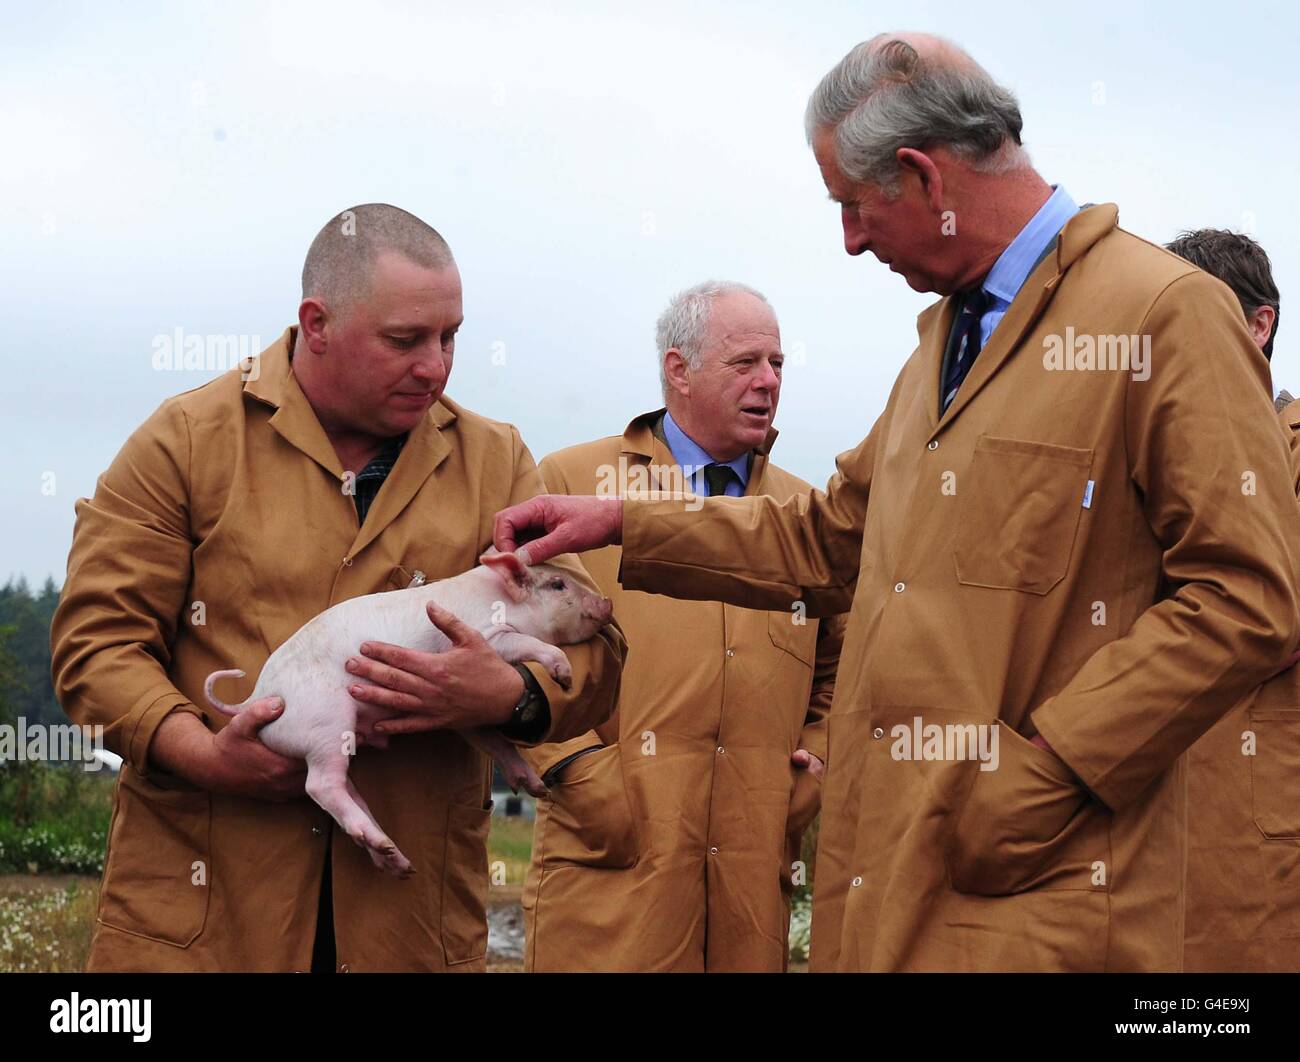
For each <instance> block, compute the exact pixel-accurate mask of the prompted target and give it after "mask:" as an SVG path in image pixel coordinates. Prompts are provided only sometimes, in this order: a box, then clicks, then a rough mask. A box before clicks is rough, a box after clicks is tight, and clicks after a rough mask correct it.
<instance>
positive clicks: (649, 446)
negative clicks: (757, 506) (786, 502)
mask: <svg viewBox="0 0 1300 1062" xmlns="http://www.w3.org/2000/svg"><path fill="white" fill-rule="evenodd" d="M664 412H665V409H664V408H663V407H662V406H661V407H660V408H659V409H656V410H652V411H651V412H649V413H642V414H641V415H640V416H639V417H636V418H634V419H633V420H632V423H630V424H629V425H628V426H627V430H626V431H624V432H623V456H624V457H626V458H627V461H628V465H629V466H631V465H632V464H633V463H634V462H635V463H638V464H648V465H649V470H650V486H651V489H652V490H656V491H662V490H665V489H667V490H672V489H674V485H673V484H667V485H664V484H662V483H661V482H660V477H659V470H660V469H661V468H665V467H676V466H677V459H676V458H675V457H673V454H672V451H671V450H669V449H668V444H667V443H666V442H665V441H664V438H663V430H662V427H659V425H661V424H662V418H663V415H664ZM779 434H780V433H779V432H778V431H777V430H776V428H769V429H768V430H767V438H766V439H764V440H763V444H762V445H761V446H759V447H758V448H757V449H756V450H755V451H754V460H753V462H752V464H751V465H750V468H749V480H748V482H747V483H746V485H745V494H746V496H748V495H750V494H760V493H762V492H761V491H760V490H759V489H758V484H759V483H760V482H761V481H762V478H763V470H764V468H765V467H766V466H767V461H768V455H769V454H770V453H771V452H772V447H773V445H774V444H775V443H776V437H777V435H779Z"/></svg>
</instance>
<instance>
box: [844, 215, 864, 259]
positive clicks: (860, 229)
mask: <svg viewBox="0 0 1300 1062" xmlns="http://www.w3.org/2000/svg"><path fill="white" fill-rule="evenodd" d="M840 224H841V225H842V226H843V228H844V250H845V251H847V252H848V253H849V254H851V255H859V254H861V253H862V252H863V251H865V250H866V249H867V227H866V226H865V225H863V224H862V219H861V218H860V217H859V216H858V212H857V211H856V210H855V209H853V208H852V207H844V208H843V209H841V210H840Z"/></svg>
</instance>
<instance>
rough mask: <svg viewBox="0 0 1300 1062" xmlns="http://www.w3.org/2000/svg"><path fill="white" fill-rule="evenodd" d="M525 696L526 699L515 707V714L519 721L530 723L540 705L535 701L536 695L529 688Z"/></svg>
mask: <svg viewBox="0 0 1300 1062" xmlns="http://www.w3.org/2000/svg"><path fill="white" fill-rule="evenodd" d="M526 696H527V698H528V699H527V700H526V701H524V703H523V704H521V705H520V706H519V707H518V708H516V709H515V714H516V715H517V716H518V718H519V721H520V722H521V723H531V722H532V721H533V720H534V719H536V718H537V712H538V710H539V707H540V706H539V705H538V703H537V696H536V694H534V693H533V691H532V690H529V691H528V692H527V694H526Z"/></svg>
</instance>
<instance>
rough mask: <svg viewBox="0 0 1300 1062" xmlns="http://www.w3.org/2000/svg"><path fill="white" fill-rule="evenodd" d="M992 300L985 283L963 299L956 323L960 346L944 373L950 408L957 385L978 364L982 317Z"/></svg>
mask: <svg viewBox="0 0 1300 1062" xmlns="http://www.w3.org/2000/svg"><path fill="white" fill-rule="evenodd" d="M992 304H993V296H992V295H990V294H989V293H988V292H987V291H985V290H984V289H983V288H982V287H979V288H975V289H974V290H972V291H968V292H967V293H966V296H965V298H963V299H962V307H961V314H960V315H959V316H958V318H957V327H956V331H955V333H954V335H955V337H956V342H957V347H956V349H955V350H954V351H953V356H952V361H951V362H950V363H949V365H948V373H947V375H946V376H945V377H944V381H943V390H942V392H941V396H942V401H943V409H944V410H947V408H948V406H949V405H950V404H951V403H952V400H953V399H954V398H956V397H957V389H958V388H959V387H961V384H962V381H963V380H965V379H966V374H967V373H969V372H970V367H971V366H972V365H974V364H975V359H976V358H977V357H979V352H980V319H981V318H982V317H983V316H984V315H985V314H986V313H987V312H988V310H989V307H990V306H991V305H992Z"/></svg>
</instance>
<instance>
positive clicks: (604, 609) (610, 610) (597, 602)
mask: <svg viewBox="0 0 1300 1062" xmlns="http://www.w3.org/2000/svg"><path fill="white" fill-rule="evenodd" d="M583 611H585V612H586V613H587V615H588V616H590V617H591V618H592V619H595V620H600V622H601V623H608V622H609V621H610V620H612V619H613V618H614V602H612V601H611V600H610V599H609V598H607V597H589V598H587V607H586V608H585V609H584V610H583Z"/></svg>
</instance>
